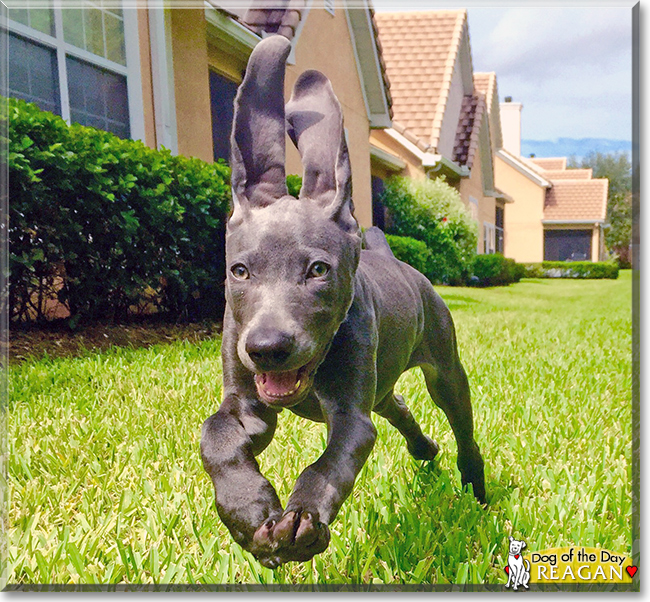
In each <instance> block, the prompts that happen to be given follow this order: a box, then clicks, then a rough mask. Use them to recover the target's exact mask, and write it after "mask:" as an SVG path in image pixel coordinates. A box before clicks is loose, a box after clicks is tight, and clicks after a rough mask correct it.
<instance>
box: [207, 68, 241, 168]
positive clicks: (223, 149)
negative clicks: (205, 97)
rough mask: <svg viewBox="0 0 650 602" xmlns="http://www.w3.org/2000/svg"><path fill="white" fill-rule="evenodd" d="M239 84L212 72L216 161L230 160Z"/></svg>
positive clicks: (212, 106)
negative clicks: (231, 131) (235, 102)
mask: <svg viewBox="0 0 650 602" xmlns="http://www.w3.org/2000/svg"><path fill="white" fill-rule="evenodd" d="M236 94H237V84H236V83H235V82H232V81H230V80H229V79H226V78H225V77H223V76H222V75H219V74H218V73H216V72H214V71H210V104H211V108H212V149H213V151H214V160H215V161H216V160H217V159H225V160H226V161H229V160H230V130H231V128H232V119H233V103H234V101H235V95H236Z"/></svg>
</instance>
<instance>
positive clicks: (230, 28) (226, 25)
mask: <svg viewBox="0 0 650 602" xmlns="http://www.w3.org/2000/svg"><path fill="white" fill-rule="evenodd" d="M205 19H206V21H207V25H208V29H209V30H211V31H212V33H214V34H216V37H218V38H225V39H226V40H227V41H228V42H229V44H230V45H232V46H235V47H236V48H239V49H240V50H242V51H244V52H246V53H248V54H250V53H251V52H252V51H253V48H255V46H256V45H257V44H258V42H259V41H260V40H261V39H262V38H261V37H260V36H258V35H257V34H256V33H254V32H253V31H251V30H250V29H249V28H248V27H246V26H245V25H243V24H242V23H240V22H239V21H237V19H235V18H234V17H232V16H230V15H228V14H226V13H225V12H223V11H222V10H220V9H218V8H215V7H214V6H211V5H209V4H208V3H207V2H206V3H205Z"/></svg>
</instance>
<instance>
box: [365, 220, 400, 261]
mask: <svg viewBox="0 0 650 602" xmlns="http://www.w3.org/2000/svg"><path fill="white" fill-rule="evenodd" d="M363 238H364V243H365V244H364V249H367V250H368V251H374V252H375V253H381V254H382V255H385V256H386V257H393V258H394V257H395V255H393V251H392V250H391V248H390V246H389V245H388V241H387V240H386V237H385V236H384V233H383V232H382V231H381V230H380V229H379V228H377V227H375V226H372V228H368V229H367V230H366V231H365V232H364V233H363Z"/></svg>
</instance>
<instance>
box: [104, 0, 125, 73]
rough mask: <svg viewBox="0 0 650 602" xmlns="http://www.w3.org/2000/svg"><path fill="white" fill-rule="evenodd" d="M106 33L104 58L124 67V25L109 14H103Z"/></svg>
mask: <svg viewBox="0 0 650 602" xmlns="http://www.w3.org/2000/svg"><path fill="white" fill-rule="evenodd" d="M104 28H105V33H106V58H107V59H108V60H110V61H115V62H116V63H119V64H120V65H126V53H125V52H124V23H123V22H122V20H121V19H118V18H117V17H114V16H113V15H111V14H110V13H107V12H106V13H104Z"/></svg>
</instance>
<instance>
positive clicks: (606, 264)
mask: <svg viewBox="0 0 650 602" xmlns="http://www.w3.org/2000/svg"><path fill="white" fill-rule="evenodd" d="M524 267H525V269H526V277H528V278H591V279H602V278H610V279H612V280H615V279H616V278H618V270H619V267H618V263H617V262H616V261H599V262H591V261H543V262H542V263H527V264H524Z"/></svg>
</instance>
